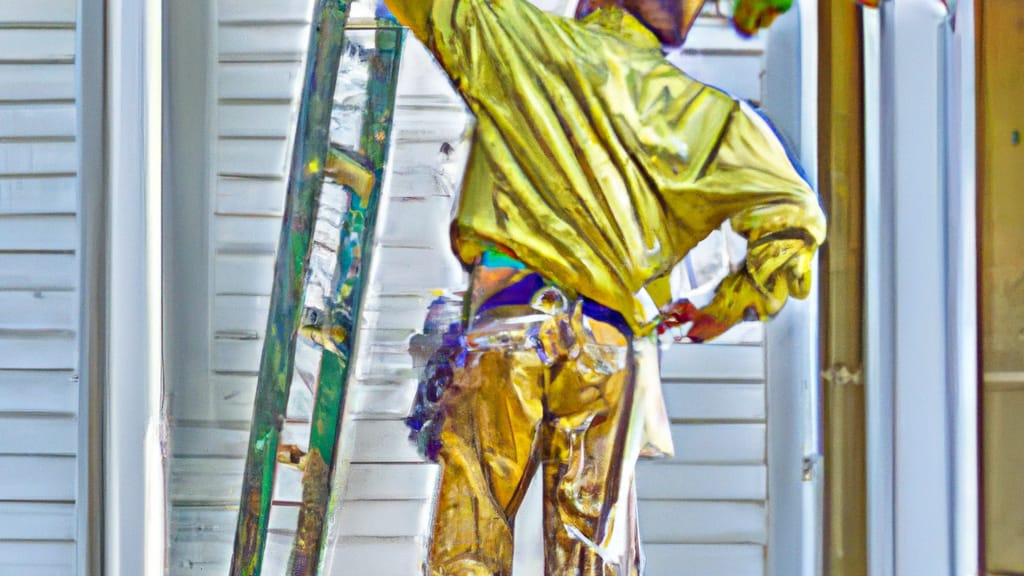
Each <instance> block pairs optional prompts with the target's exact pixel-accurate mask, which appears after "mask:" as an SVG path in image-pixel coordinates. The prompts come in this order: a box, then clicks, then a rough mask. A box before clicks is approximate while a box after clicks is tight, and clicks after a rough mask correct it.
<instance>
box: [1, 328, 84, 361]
mask: <svg viewBox="0 0 1024 576" xmlns="http://www.w3.org/2000/svg"><path fill="white" fill-rule="evenodd" d="M77 352H78V351H77V350H76V348H75V335H74V333H73V332H69V331H55V332H50V331H39V332H32V331H13V332H6V333H5V332H2V331H0V368H9V369H14V370H73V369H74V368H75V364H76V362H75V359H76V355H77Z"/></svg>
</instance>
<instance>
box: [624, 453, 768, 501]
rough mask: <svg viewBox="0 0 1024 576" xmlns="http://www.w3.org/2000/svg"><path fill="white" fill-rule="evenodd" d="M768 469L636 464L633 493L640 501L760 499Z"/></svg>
mask: <svg viewBox="0 0 1024 576" xmlns="http://www.w3.org/2000/svg"><path fill="white" fill-rule="evenodd" d="M767 475H768V471H767V468H766V467H765V466H763V465H739V466H735V465H734V466H706V465H692V464H668V465H666V464H655V463H652V462H646V461H641V462H640V463H639V464H638V465H637V496H638V497H639V498H640V499H642V500H764V499H765V498H766V497H767V491H768V479H767Z"/></svg>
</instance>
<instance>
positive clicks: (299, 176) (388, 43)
mask: <svg viewBox="0 0 1024 576" xmlns="http://www.w3.org/2000/svg"><path fill="white" fill-rule="evenodd" d="M348 15H349V2H348V1H347V0H317V2H316V7H315V11H314V15H313V23H314V26H313V28H312V30H311V33H310V41H309V52H308V58H307V63H306V73H305V78H304V80H305V83H304V85H303V91H302V101H301V105H300V109H299V115H298V126H297V129H296V137H295V147H294V151H293V153H292V163H291V171H290V177H289V182H288V191H287V196H286V206H285V214H284V220H283V222H282V227H281V236H280V240H279V242H278V250H277V261H276V265H275V270H274V280H273V292H272V295H271V302H270V312H269V316H268V319H267V331H266V340H265V341H264V344H263V353H262V357H261V359H260V369H259V379H258V384H257V389H256V401H255V406H254V410H253V419H252V423H251V431H250V437H249V446H248V453H247V458H246V465H245V476H244V484H243V487H242V497H241V503H240V508H239V515H238V525H237V529H236V533H235V546H234V554H233V556H232V560H231V572H230V573H231V575H232V576H258V575H260V574H261V572H262V568H263V565H264V563H263V559H264V551H265V549H266V544H267V536H268V528H269V521H270V517H271V509H272V507H274V506H278V505H284V506H288V505H290V506H294V507H297V508H298V518H297V521H296V525H295V526H294V530H295V536H294V540H293V541H292V547H291V554H290V557H289V561H288V573H289V574H291V575H294V576H313V575H315V574H317V573H318V572H319V567H320V563H321V558H322V556H323V550H324V543H325V539H326V533H325V532H326V526H327V523H326V521H325V519H326V518H327V517H328V512H329V510H328V508H329V505H330V491H331V485H330V484H331V478H332V477H333V476H334V467H335V465H336V462H337V460H338V457H337V440H338V435H339V432H340V428H341V419H342V416H343V414H344V405H345V396H346V382H347V379H348V369H349V366H350V360H351V354H352V350H353V338H354V336H355V326H356V321H357V319H358V317H359V310H360V306H361V297H362V293H363V285H364V282H365V277H366V273H367V271H368V269H369V266H368V259H369V257H370V248H371V246H372V235H373V230H374V223H375V220H376V213H377V205H378V199H379V196H380V188H381V178H382V175H383V172H384V163H385V160H386V157H387V151H388V143H389V136H390V127H391V117H392V113H393V110H394V99H395V86H396V80H397V75H398V62H399V55H400V52H401V46H402V38H403V33H404V32H403V30H402V29H401V28H400V27H398V26H397V25H395V24H393V23H392V22H389V21H382V20H381V21H377V22H376V23H375V24H374V25H373V26H372V35H373V46H372V48H371V49H369V50H366V49H364V48H361V47H359V46H357V45H356V44H355V43H353V42H352V41H351V39H350V38H346V31H347V30H348V29H347V28H346V26H347V25H348ZM352 54H355V55H356V56H357V57H361V56H366V59H365V66H364V67H363V68H362V69H361V71H364V72H366V73H367V74H366V78H365V104H364V105H362V107H361V109H360V110H357V111H356V112H357V113H356V114H355V116H353V115H352V113H351V112H352V107H351V103H350V102H349V101H348V100H345V101H339V98H338V95H337V94H336V89H337V87H338V80H339V70H340V69H341V68H346V70H343V71H341V72H340V74H341V75H342V77H343V78H344V75H345V74H348V73H350V71H349V69H348V68H347V67H345V64H346V56H349V55H352ZM346 118H347V119H349V120H351V119H353V118H355V119H356V122H357V123H358V124H360V125H361V127H360V129H359V130H358V134H359V137H358V141H354V142H350V143H346V142H345V141H344V140H345V138H344V134H341V133H340V132H344V131H337V130H336V128H337V124H338V122H339V121H340V122H342V123H344V122H345V121H346V120H345V119H346ZM336 132H337V133H336ZM331 220H334V221H335V224H336V225H335V227H334V228H332V227H331V226H330V225H327V226H325V227H324V228H321V226H320V223H322V222H324V221H328V222H329V221H331ZM325 229H326V230H328V231H333V232H335V234H334V237H333V238H329V239H328V242H327V243H328V246H326V247H325V246H323V244H324V238H323V234H322V232H323V231H324V230H325ZM317 250H321V252H320V253H319V255H320V256H321V257H314V256H315V252H316V251H317ZM324 250H326V254H329V255H332V256H333V258H328V259H327V260H329V261H330V262H329V264H325V259H324V258H323V257H322V256H323V254H324V253H325V252H324ZM328 278H329V280H328ZM311 287H313V288H318V289H319V291H317V290H316V289H312V290H311ZM303 339H305V340H306V342H305V345H310V344H311V343H315V344H312V345H313V346H315V347H316V348H315V349H316V350H317V351H318V353H319V356H320V358H319V369H318V370H316V369H314V370H312V371H308V370H307V371H306V372H304V373H303V374H302V375H301V376H300V377H301V378H302V379H303V380H306V381H308V382H310V387H311V388H313V390H314V391H315V393H314V401H313V407H312V415H311V417H310V421H309V424H310V432H309V445H308V448H306V449H303V448H301V447H297V446H293V445H290V444H286V443H282V428H283V427H284V425H285V422H286V420H287V417H288V411H289V399H290V397H291V396H292V394H291V392H292V386H291V384H292V379H293V374H295V373H296V372H297V368H298V367H297V365H296V349H297V345H298V343H299V342H300V341H301V340H303ZM282 462H284V463H285V464H292V465H295V466H297V467H299V468H301V469H302V497H301V501H292V502H282V501H280V500H275V499H274V498H275V497H274V481H275V477H276V474H277V466H278V464H279V463H282ZM275 576H276V575H275Z"/></svg>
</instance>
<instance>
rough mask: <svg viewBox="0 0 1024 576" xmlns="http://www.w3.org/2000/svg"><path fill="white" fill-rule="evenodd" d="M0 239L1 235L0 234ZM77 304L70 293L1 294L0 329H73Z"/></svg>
mask: <svg viewBox="0 0 1024 576" xmlns="http://www.w3.org/2000/svg"><path fill="white" fill-rule="evenodd" d="M3 223H4V219H3V218H0V228H2V227H3ZM0 236H3V233H2V232H0ZM77 305H78V299H77V298H76V296H75V293H73V292H44V291H41V290H40V291H11V292H5V293H4V294H3V296H0V328H6V329H11V328H13V329H19V330H74V329H75V317H76V314H75V308H76V306H77ZM2 381H3V377H2V376H0V382H2ZM0 402H2V400H0Z"/></svg>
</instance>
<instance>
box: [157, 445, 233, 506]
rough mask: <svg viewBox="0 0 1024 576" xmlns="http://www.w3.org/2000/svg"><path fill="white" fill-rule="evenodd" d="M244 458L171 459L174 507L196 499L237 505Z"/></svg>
mask: <svg viewBox="0 0 1024 576" xmlns="http://www.w3.org/2000/svg"><path fill="white" fill-rule="evenodd" d="M244 470H245V459H244V458H217V459H211V458H188V457H178V456H175V457H174V458H172V459H171V484H170V489H171V500H172V501H173V502H175V505H176V506H180V505H183V504H185V503H190V502H195V503H201V504H205V505H209V504H215V503H220V504H223V505H237V504H238V500H239V498H240V497H241V495H242V483H241V482H240V481H239V479H240V478H242V477H243V475H244V474H243V471H244Z"/></svg>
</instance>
